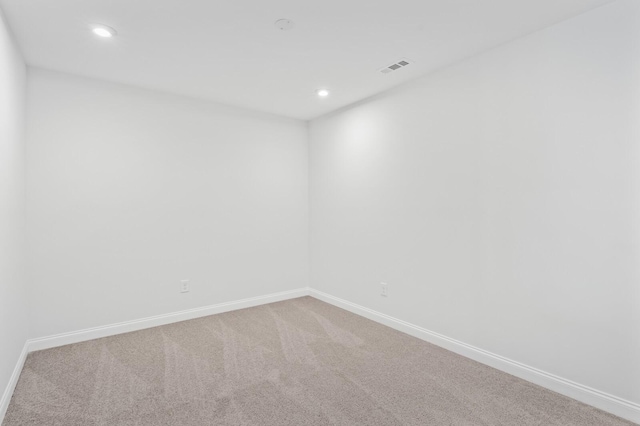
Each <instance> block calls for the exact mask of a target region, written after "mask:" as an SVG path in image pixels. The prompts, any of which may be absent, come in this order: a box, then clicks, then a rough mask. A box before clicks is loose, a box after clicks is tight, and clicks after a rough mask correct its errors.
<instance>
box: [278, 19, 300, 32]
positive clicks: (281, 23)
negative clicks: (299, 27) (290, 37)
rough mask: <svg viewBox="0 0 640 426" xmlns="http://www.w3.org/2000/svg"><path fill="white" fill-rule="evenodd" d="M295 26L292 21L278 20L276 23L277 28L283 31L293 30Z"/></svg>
mask: <svg viewBox="0 0 640 426" xmlns="http://www.w3.org/2000/svg"><path fill="white" fill-rule="evenodd" d="M295 25H296V24H295V23H294V22H293V21H292V20H291V19H278V20H277V21H276V23H275V26H276V28H277V29H279V30H281V31H289V30H290V29H293V27H294V26H295Z"/></svg>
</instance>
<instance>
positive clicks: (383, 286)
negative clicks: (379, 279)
mask: <svg viewBox="0 0 640 426" xmlns="http://www.w3.org/2000/svg"><path fill="white" fill-rule="evenodd" d="M380 296H382V297H388V296H389V284H387V283H380Z"/></svg>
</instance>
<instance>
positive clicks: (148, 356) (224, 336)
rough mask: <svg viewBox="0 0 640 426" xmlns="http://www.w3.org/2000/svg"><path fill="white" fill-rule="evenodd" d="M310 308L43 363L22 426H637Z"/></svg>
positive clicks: (51, 355)
mask: <svg viewBox="0 0 640 426" xmlns="http://www.w3.org/2000/svg"><path fill="white" fill-rule="evenodd" d="M631 424H632V423H629V422H626V421H624V420H621V419H619V418H617V417H614V416H612V415H610V414H607V413H605V412H602V411H599V410H597V409H595V408H592V407H589V406H587V405H584V404H581V403H579V402H577V401H574V400H571V399H569V398H565V397H563V396H561V395H558V394H556V393H554V392H551V391H548V390H545V389H543V388H541V387H539V386H536V385H534V384H531V383H528V382H525V381H523V380H520V379H517V378H515V377H513V376H510V375H508V374H505V373H502V372H499V371H497V370H494V369H492V368H490V367H487V366H484V365H482V364H479V363H477V362H474V361H471V360H469V359H466V358H463V357H461V356H458V355H455V354H453V353H451V352H448V351H446V350H444V349H441V348H439V347H437V346H433V345H431V344H429V343H426V342H423V341H421V340H418V339H415V338H413V337H411V336H408V335H406V334H403V333H400V332H397V331H395V330H392V329H390V328H387V327H385V326H382V325H379V324H377V323H374V322H372V321H369V320H367V319H364V318H361V317H359V316H357V315H354V314H351V313H349V312H346V311H344V310H341V309H339V308H336V307H333V306H331V305H328V304H326V303H323V302H321V301H318V300H316V299H313V298H310V297H303V298H300V299H294V300H289V301H286V302H279V303H273V304H270V305H264V306H260V307H256V308H250V309H244V310H240V311H234V312H229V313H225V314H219V315H213V316H210V317H205V318H200V319H196V320H192V321H185V322H181V323H177V324H171V325H166V326H162V327H156V328H152V329H148V330H143V331H138V332H134V333H128V334H122V335H119V336H114V337H108V338H104V339H98V340H93V341H90V342H84V343H78V344H75V345H69V346H64V347H60V348H54V349H48V350H45V351H40V352H34V353H32V354H30V355H29V357H28V358H27V361H26V364H25V367H24V370H23V371H22V375H21V376H20V381H19V383H18V385H17V388H16V391H15V393H14V395H13V398H12V400H11V405H10V406H9V410H8V412H7V415H6V417H5V420H4V422H3V425H4V426H17V425H47V426H54V425H64V426H74V425H82V426H92V425H105V426H106V425H109V426H112V425H140V426H142V425H154V426H161V425H172V426H190V425H198V426H201V425H277V426H284V425H295V426H304V425H380V426H393V425H474V426H475V425H545V426H547V425H561V426H569V425H579V426H589V425H594V426H595V425H597V426H605V425H606V426H609V425H611V426H614V425H631Z"/></svg>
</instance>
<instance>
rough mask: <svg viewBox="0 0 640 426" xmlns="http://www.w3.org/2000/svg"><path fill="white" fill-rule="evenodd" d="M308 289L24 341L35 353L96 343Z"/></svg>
mask: <svg viewBox="0 0 640 426" xmlns="http://www.w3.org/2000/svg"><path fill="white" fill-rule="evenodd" d="M308 295H309V289H308V288H306V287H305V288H299V289H296V290H290V291H283V292H280V293H273V294H268V295H265V296H258V297H251V298H248V299H242V300H235V301H232V302H225V303H218V304H216V305H210V306H204V307H202V308H195V309H188V310H185V311H179V312H172V313H169V314H162V315H156V316H153V317H147V318H141V319H138V320H133V321H125V322H120V323H117V324H110V325H105V326H100V327H93V328H87V329H85V330H79V331H73V332H69V333H61V334H56V335H53V336H47V337H41V338H37V339H31V340H28V341H27V346H28V351H29V352H33V351H39V350H42V349H49V348H55V347H57V346H64V345H69V344H72V343H79V342H84V341H87V340H93V339H99V338H101V337H107V336H114V335H116V334H122V333H128V332H131V331H137V330H142V329H145V328H151V327H157V326H159V325H166V324H171V323H174V322H180V321H186V320H190V319H194V318H200V317H206V316H209V315H214V314H220V313H223V312H229V311H235V310H237V309H244V308H251V307H253V306H258V305H264V304H267V303H273V302H280V301H282V300H288V299H295V298H297V297H302V296H308Z"/></svg>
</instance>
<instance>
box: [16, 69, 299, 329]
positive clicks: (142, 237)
mask: <svg viewBox="0 0 640 426" xmlns="http://www.w3.org/2000/svg"><path fill="white" fill-rule="evenodd" d="M306 138H307V126H306V124H305V123H304V122H301V121H294V120H290V119H282V118H277V117H274V116H269V115H263V114H256V113H252V112H248V111H244V110H239V109H234V108H230V107H225V106H221V105H217V104H213V103H206V102H202V101H197V100H190V99H187V98H181V97H176V96H171V95H165V94H160V93H154V92H149V91H145V90H140V89H135V88H130V87H127V86H121V85H116V84H111V83H106V82H100V81H96V80H89V79H83V78H79V77H74V76H70V75H64V74H58V73H53V72H49V71H44V70H37V69H34V70H30V72H29V89H28V135H27V140H28V141H27V161H28V164H29V168H28V174H27V194H28V201H27V222H28V246H29V262H30V264H29V269H30V274H31V275H30V279H31V281H32V293H31V297H32V305H33V315H32V327H33V337H41V336H47V335H51V334H55V333H61V332H67V331H75V330H80V329H84V328H88V327H93V326H102V325H108V324H112V323H116V322H120V321H126V320H133V319H138V318H143V317H147V316H151V315H157V314H164V313H169V312H175V311H180V310H184V309H189V308H194V307H200V306H207V305H211V304H215V303H221V302H226V301H232V300H237V299H242V298H247V297H254V296H261V295H266V294H270V293H274V292H280V291H285V290H291V289H295V288H300V287H306V286H307V285H308V192H307V191H308V162H307V154H308V152H307V146H308V145H307V139H306ZM181 279H190V280H191V292H190V293H186V294H181V293H179V291H178V289H179V282H180V280H181Z"/></svg>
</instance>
